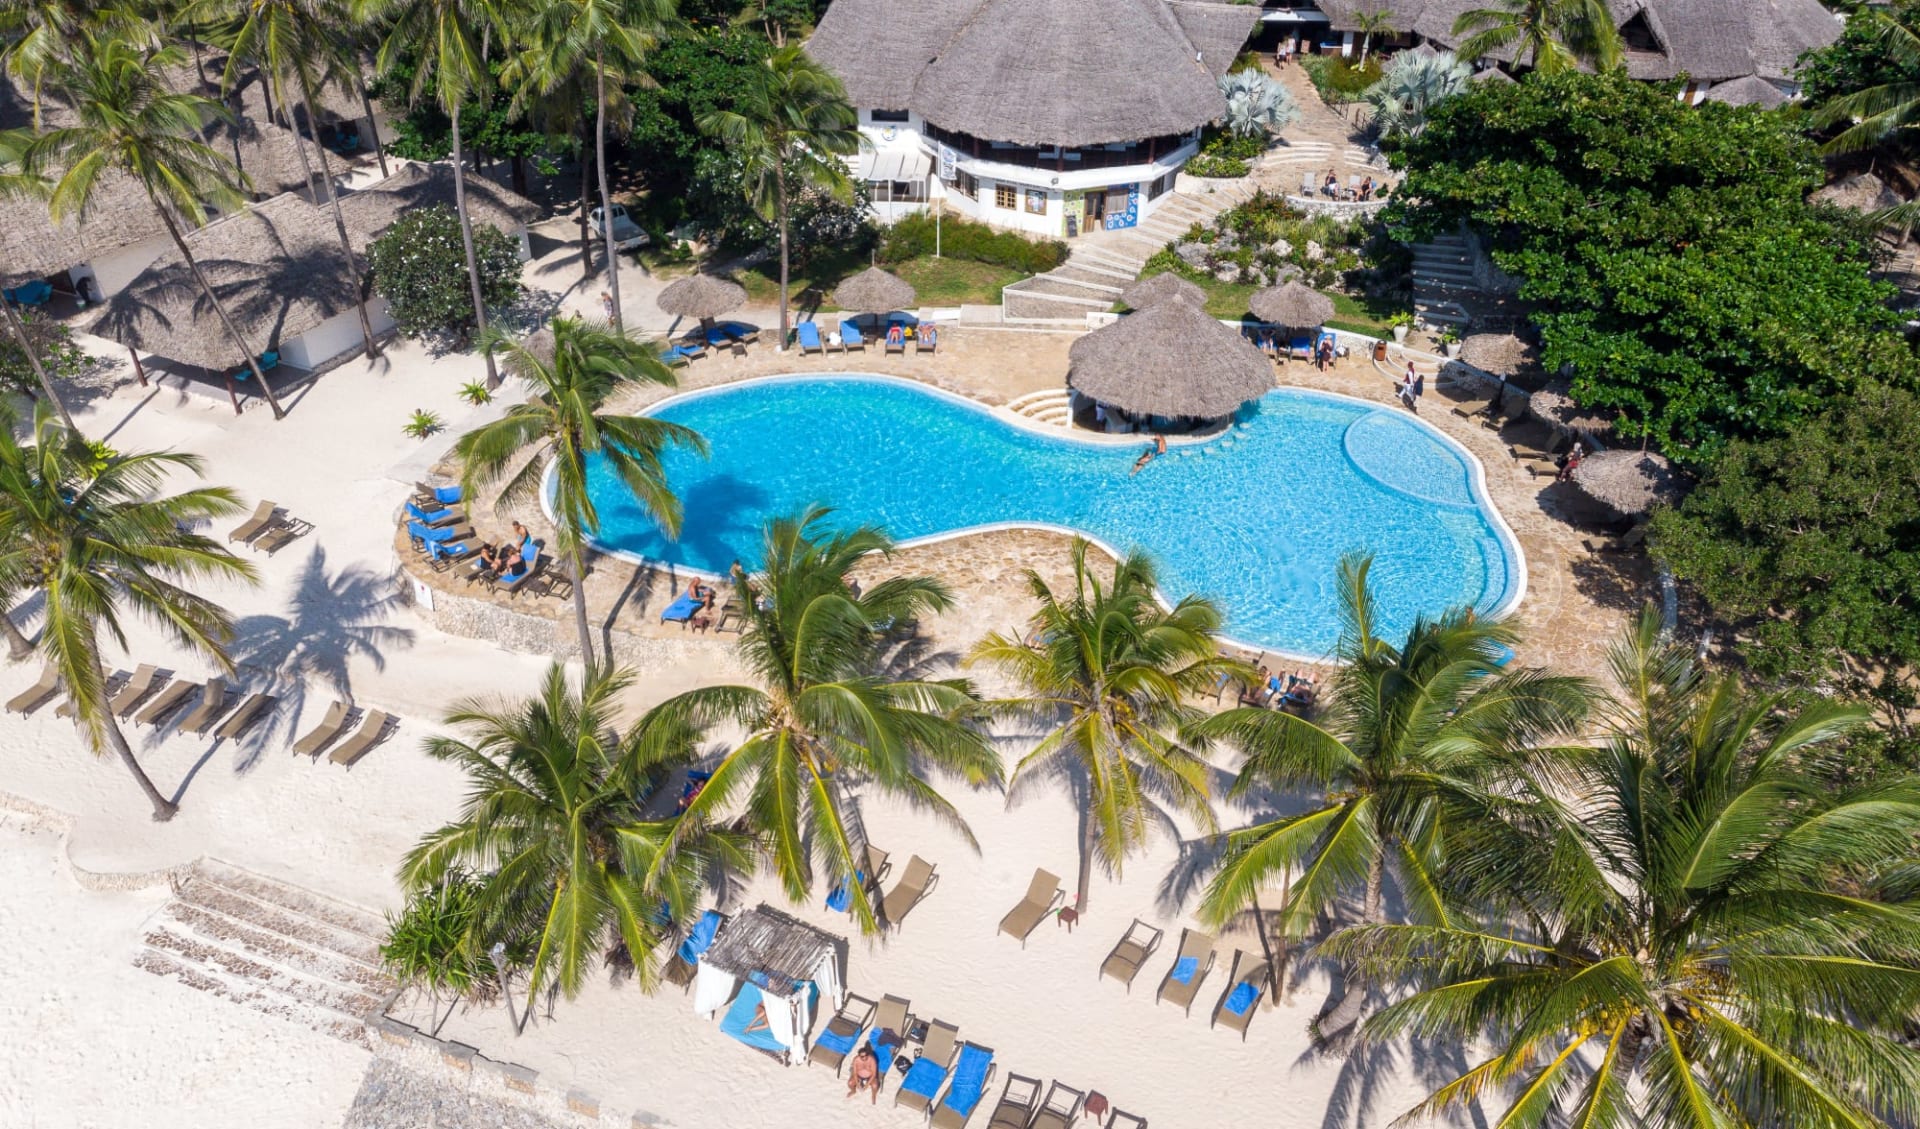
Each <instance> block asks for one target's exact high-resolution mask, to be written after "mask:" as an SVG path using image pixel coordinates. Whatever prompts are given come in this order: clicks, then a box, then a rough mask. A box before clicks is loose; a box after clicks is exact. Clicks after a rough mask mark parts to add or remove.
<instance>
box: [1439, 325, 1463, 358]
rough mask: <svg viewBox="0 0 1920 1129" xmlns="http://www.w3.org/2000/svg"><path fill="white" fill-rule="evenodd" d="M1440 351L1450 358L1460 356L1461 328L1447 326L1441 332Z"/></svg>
mask: <svg viewBox="0 0 1920 1129" xmlns="http://www.w3.org/2000/svg"><path fill="white" fill-rule="evenodd" d="M1440 349H1441V351H1442V352H1444V353H1446V355H1447V356H1449V357H1457V356H1459V355H1460V327H1459V326H1456V325H1450V326H1447V327H1446V328H1445V329H1442V330H1441V331H1440Z"/></svg>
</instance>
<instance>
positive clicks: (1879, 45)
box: [1795, 0, 1920, 153]
mask: <svg viewBox="0 0 1920 1129" xmlns="http://www.w3.org/2000/svg"><path fill="white" fill-rule="evenodd" d="M1916 30H1920V4H1915V3H1913V2H1912V0H1901V2H1900V3H1897V4H1893V5H1890V6H1889V7H1887V8H1884V9H1881V8H1862V9H1861V10H1859V11H1857V12H1855V13H1854V14H1853V15H1851V16H1849V17H1848V19H1847V27H1846V30H1845V31H1844V32H1842V33H1841V35H1840V38H1839V39H1838V40H1836V41H1835V42H1833V43H1831V44H1829V45H1828V46H1826V47H1823V48H1821V49H1820V50H1818V51H1814V52H1811V53H1809V54H1808V55H1807V56H1806V57H1805V58H1803V59H1802V60H1801V61H1800V65H1799V67H1798V68H1797V70H1796V72H1795V75H1796V77H1797V78H1798V79H1799V80H1800V83H1801V96H1802V97H1803V98H1804V99H1805V100H1806V102H1807V104H1808V105H1809V106H1811V107H1812V108H1813V121H1814V122H1815V124H1816V125H1819V126H1822V127H1837V128H1835V130H1834V132H1833V135H1832V136H1830V137H1828V138H1827V139H1826V143H1825V146H1824V148H1825V151H1826V152H1829V153H1854V152H1859V151H1862V150H1866V149H1872V148H1874V147H1875V146H1878V145H1882V144H1887V143H1892V144H1894V145H1895V146H1896V147H1903V146H1902V143H1903V142H1905V141H1906V139H1907V137H1908V135H1909V134H1910V133H1911V131H1912V129H1913V127H1914V125H1915V124H1916V123H1920V35H1916V34H1915V32H1916Z"/></svg>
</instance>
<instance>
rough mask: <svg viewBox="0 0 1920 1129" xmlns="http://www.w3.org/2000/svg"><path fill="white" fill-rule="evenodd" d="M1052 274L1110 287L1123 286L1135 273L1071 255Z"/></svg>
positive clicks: (1082, 256)
mask: <svg viewBox="0 0 1920 1129" xmlns="http://www.w3.org/2000/svg"><path fill="white" fill-rule="evenodd" d="M1052 273H1054V274H1057V275H1061V276H1062V277H1065V278H1078V279H1081V280H1082V281H1085V282H1097V283H1104V284H1106V285H1110V286H1125V285H1126V284H1127V283H1129V282H1132V281H1133V276H1134V274H1135V273H1137V272H1129V271H1128V270H1127V269H1126V268H1125V267H1121V266H1117V265H1112V264H1110V263H1107V262H1102V261H1100V260H1098V259H1095V258H1092V257H1091V256H1087V255H1079V254H1076V255H1072V256H1070V257H1069V258H1068V259H1067V261H1066V264H1065V265H1064V266H1060V267H1055V268H1054V270H1053V272H1052Z"/></svg>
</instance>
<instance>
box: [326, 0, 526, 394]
mask: <svg viewBox="0 0 1920 1129" xmlns="http://www.w3.org/2000/svg"><path fill="white" fill-rule="evenodd" d="M348 2H349V3H350V4H351V5H352V10H353V14H354V16H355V18H356V19H358V20H360V21H361V22H362V23H365V24H369V25H372V26H374V27H375V28H377V29H378V30H379V34H380V50H379V54H378V56H377V61H376V62H375V64H374V65H375V67H376V68H377V69H378V71H379V72H380V73H382V74H384V73H387V72H389V71H390V70H392V68H393V67H394V65H395V64H396V63H398V62H399V61H400V60H401V59H404V58H411V59H413V60H414V61H415V63H416V65H415V67H414V71H413V84H412V86H411V87H410V88H409V89H408V91H407V98H408V101H410V102H415V103H417V102H419V101H420V99H421V97H422V96H423V95H424V94H426V93H427V91H428V90H429V88H431V90H432V92H433V96H434V98H435V100H437V101H438V102H439V103H440V108H441V110H443V111H445V113H446V115H447V119H448V122H449V124H450V133H451V135H452V139H453V207H454V211H456V212H458V213H459V214H460V245H461V248H462V250H464V251H465V253H466V258H467V285H468V287H469V288H470V290H471V292H472V294H473V324H474V327H475V328H476V329H477V330H479V332H480V334H481V335H482V336H484V335H485V334H486V332H487V303H486V298H485V296H484V294H483V292H482V288H481V286H480V264H479V263H478V261H477V260H475V258H474V255H473V219H472V217H471V216H470V215H469V214H468V212H467V176H466V152H465V149H464V148H463V142H462V140H461V134H460V110H461V107H462V106H464V105H465V104H466V102H467V101H468V99H470V98H473V97H474V96H475V95H477V94H479V93H481V92H482V91H484V90H485V89H486V86H487V83H488V81H489V75H488V70H487V57H488V51H489V50H492V51H493V52H495V53H496V55H498V54H506V53H508V49H509V47H510V39H509V36H510V33H511V32H512V31H513V30H514V28H515V26H516V25H517V24H519V23H520V20H519V19H518V18H517V10H516V9H515V8H514V7H513V6H512V0H348ZM481 357H482V359H483V360H484V361H485V363H486V366H487V387H488V388H498V387H499V386H500V372H499V369H498V368H497V367H496V366H495V364H494V360H493V354H492V353H491V352H487V351H485V350H482V353H481Z"/></svg>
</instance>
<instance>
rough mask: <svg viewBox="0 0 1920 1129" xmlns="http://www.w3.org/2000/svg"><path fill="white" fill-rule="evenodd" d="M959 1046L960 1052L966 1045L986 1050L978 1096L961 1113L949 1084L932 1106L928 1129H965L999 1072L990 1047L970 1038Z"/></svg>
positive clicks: (985, 1102)
mask: <svg viewBox="0 0 1920 1129" xmlns="http://www.w3.org/2000/svg"><path fill="white" fill-rule="evenodd" d="M960 1047H961V1051H962V1053H964V1052H965V1050H966V1048H967V1047H973V1048H974V1049H975V1050H980V1051H985V1052H986V1055H987V1060H988V1061H987V1076H986V1077H985V1078H982V1079H981V1080H980V1096H979V1098H978V1099H977V1100H975V1101H974V1103H973V1106H972V1107H971V1108H969V1109H968V1110H967V1112H965V1113H961V1112H959V1111H958V1110H956V1109H954V1108H953V1104H952V1103H953V1099H954V1093H953V1086H952V1085H951V1084H949V1085H948V1086H947V1092H946V1093H944V1094H942V1095H941V1096H940V1104H939V1105H936V1106H934V1107H933V1112H932V1113H931V1114H929V1115H928V1117H927V1124H928V1126H929V1129H967V1122H968V1121H970V1120H972V1119H973V1115H974V1112H975V1111H976V1110H978V1109H979V1108H980V1107H981V1106H983V1105H986V1104H987V1101H986V1098H987V1087H989V1086H991V1085H993V1076H994V1075H995V1074H998V1073H999V1072H1000V1064H999V1063H997V1062H994V1061H993V1048H992V1047H983V1046H981V1045H980V1044H979V1043H976V1042H973V1041H972V1040H968V1041H966V1042H964V1043H961V1044H960ZM958 1064H959V1063H958V1060H957V1059H956V1060H955V1065H956V1066H957V1065H958ZM949 1081H951V1080H949ZM1035 1086H1036V1088H1037V1087H1038V1083H1036V1084H1035Z"/></svg>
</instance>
